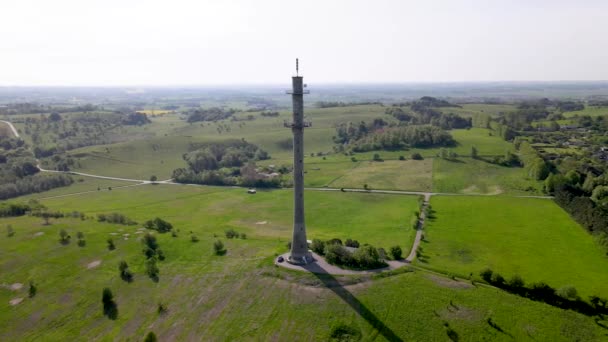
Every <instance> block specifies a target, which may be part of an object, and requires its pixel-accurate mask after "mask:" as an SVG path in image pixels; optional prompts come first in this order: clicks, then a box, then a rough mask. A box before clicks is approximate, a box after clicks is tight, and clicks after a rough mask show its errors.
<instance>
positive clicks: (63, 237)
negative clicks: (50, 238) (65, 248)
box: [59, 229, 70, 245]
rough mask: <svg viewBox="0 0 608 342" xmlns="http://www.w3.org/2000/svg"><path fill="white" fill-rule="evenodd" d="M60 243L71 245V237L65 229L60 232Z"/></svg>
mask: <svg viewBox="0 0 608 342" xmlns="http://www.w3.org/2000/svg"><path fill="white" fill-rule="evenodd" d="M59 242H61V244H63V245H66V244H68V243H70V235H68V232H66V231H65V229H62V230H60V231H59Z"/></svg>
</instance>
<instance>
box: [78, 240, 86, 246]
mask: <svg viewBox="0 0 608 342" xmlns="http://www.w3.org/2000/svg"><path fill="white" fill-rule="evenodd" d="M86 245H87V242H86V241H85V240H84V239H78V247H84V246H86Z"/></svg>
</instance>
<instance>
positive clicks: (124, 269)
mask: <svg viewBox="0 0 608 342" xmlns="http://www.w3.org/2000/svg"><path fill="white" fill-rule="evenodd" d="M118 271H119V272H120V278H121V279H122V280H124V281H126V282H128V283H130V282H132V281H133V273H131V271H130V270H129V265H128V264H127V262H126V261H124V260H121V261H120V263H119V264H118Z"/></svg>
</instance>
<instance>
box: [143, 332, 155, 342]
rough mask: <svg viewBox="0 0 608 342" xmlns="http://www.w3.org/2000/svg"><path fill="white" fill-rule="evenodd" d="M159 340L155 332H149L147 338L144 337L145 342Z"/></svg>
mask: <svg viewBox="0 0 608 342" xmlns="http://www.w3.org/2000/svg"><path fill="white" fill-rule="evenodd" d="M156 341H158V339H157V338H156V335H155V334H154V333H153V332H151V331H150V332H149V333H148V335H146V338H145V339H144V342H156Z"/></svg>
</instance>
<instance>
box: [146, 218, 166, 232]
mask: <svg viewBox="0 0 608 342" xmlns="http://www.w3.org/2000/svg"><path fill="white" fill-rule="evenodd" d="M144 227H145V228H146V229H152V230H156V231H157V232H159V233H167V232H169V231H171V229H173V225H172V224H171V223H169V222H167V221H165V220H163V219H161V218H160V217H157V218H155V219H153V220H148V221H146V223H144Z"/></svg>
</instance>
